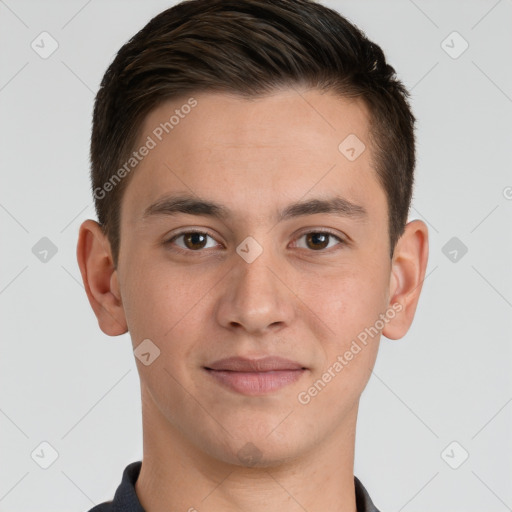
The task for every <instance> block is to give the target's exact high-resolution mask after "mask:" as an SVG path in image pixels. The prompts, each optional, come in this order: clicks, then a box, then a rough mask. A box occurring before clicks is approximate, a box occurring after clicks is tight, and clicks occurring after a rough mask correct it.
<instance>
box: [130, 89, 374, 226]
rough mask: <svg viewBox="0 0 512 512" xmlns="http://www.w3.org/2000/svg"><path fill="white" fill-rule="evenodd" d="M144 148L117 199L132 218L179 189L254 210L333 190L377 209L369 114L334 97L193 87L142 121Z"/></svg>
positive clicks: (316, 93) (301, 92)
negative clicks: (197, 89) (199, 90)
mask: <svg viewBox="0 0 512 512" xmlns="http://www.w3.org/2000/svg"><path fill="white" fill-rule="evenodd" d="M191 105H193V106H192V107H191ZM145 144H147V145H150V146H152V148H151V149H150V150H149V151H147V152H146V153H147V154H146V156H144V157H143V158H142V159H141V161H140V162H139V163H138V164H137V166H136V169H135V171H134V173H133V176H132V177H131V180H130V181H131V182H130V184H129V185H128V187H127V189H126V191H125V197H124V198H123V210H125V209H126V214H127V215H129V216H130V219H129V220H130V222H135V221H136V219H137V218H140V217H141V216H142V215H143V212H144V209H145V208H146V207H147V206H148V204H150V203H152V202H155V201H156V200H158V199H159V198H160V197H162V196H163V195H165V194H169V193H176V192H186V193H188V194H192V195H194V194H197V195H199V196H201V197H209V198H211V199H212V200H217V202H223V203H224V204H227V205H229V204H230V203H231V205H232V206H233V209H234V210H236V209H240V207H241V206H242V205H243V206H244V207H245V208H246V209H249V207H250V206H252V207H253V210H254V211H255V212H257V211H258V210H259V209H264V208H265V207H267V208H268V206H269V205H270V204H271V203H275V202H279V201H281V202H282V203H283V204H286V203H287V202H288V201H292V200H293V201H296V200H298V199H300V198H303V197H305V196H306V195H307V194H308V193H309V192H311V193H313V192H315V193H316V194H317V195H318V194H320V195H325V194H327V193H328V192H332V191H333V188H336V192H339V193H341V194H343V195H344V196H346V197H347V199H349V200H352V201H354V202H359V203H361V202H370V203H371V202H372V200H375V199H377V203H376V205H377V206H378V203H379V200H380V201H381V200H382V196H383V191H382V190H380V186H379V184H378V183H377V179H376V175H375V171H374V170H373V167H372V161H371V148H370V143H369V114H368V110H367V108H366V107H365V105H364V104H363V103H362V102H361V101H358V100H348V99H346V98H341V97H339V96H336V95H334V94H332V93H321V92H319V91H311V90H310V91H306V90H296V89H284V90H280V91H277V92H275V93H273V94H270V95H266V96H263V97H259V98H251V99H245V98H242V97H240V96H235V95H231V94H225V93H198V94H193V95H191V96H190V97H188V96H187V97H181V98H180V99H174V100H172V101H166V102H164V103H162V104H161V105H159V106H158V107H157V108H155V109H154V110H153V111H152V112H150V114H149V115H148V116H147V117H146V119H145V121H144V123H143V126H142V130H141V135H140V136H139V140H138V144H137V145H136V147H137V148H138V147H139V146H140V147H142V146H143V145H145ZM347 150H348V153H347ZM359 153H360V154H359ZM354 156H355V158H354ZM375 195H380V196H381V197H380V199H379V198H375ZM372 196H373V197H372ZM374 202H375V201H374Z"/></svg>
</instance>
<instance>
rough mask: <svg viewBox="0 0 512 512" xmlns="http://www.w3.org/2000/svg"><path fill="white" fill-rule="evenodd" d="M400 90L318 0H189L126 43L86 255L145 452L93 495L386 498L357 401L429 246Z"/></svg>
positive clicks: (400, 331) (96, 168) (345, 502)
mask: <svg viewBox="0 0 512 512" xmlns="http://www.w3.org/2000/svg"><path fill="white" fill-rule="evenodd" d="M406 97H407V92H406V91H405V89H404V87H403V85H402V84H401V83H400V82H399V81H398V80H397V79H396V77H395V75H394V70H393V68H392V67H390V66H389V65H388V64H387V63H386V61H385V57H384V55H383V53H382V51H381V49H380V48H379V47H378V46H377V45H375V44H374V43H372V42H370V41H369V40H368V39H366V37H365V36H364V35H363V34H362V33H361V32H360V31H359V30H358V29H357V28H356V27H354V26H353V25H352V24H350V23H349V22H348V21H347V20H345V19H344V18H342V17H341V16H340V15H339V14H338V13H336V12H335V11H332V10H329V9H327V8H326V7H324V6H322V5H320V4H317V3H314V2H312V1H309V0H273V1H272V2H269V1H264V0H242V1H240V0H236V1H235V0H191V1H187V2H183V3H181V4H178V5H176V6H175V7H173V8H171V9H168V10H166V11H165V12H163V13H161V14H159V15H158V16H156V17H155V18H154V19H153V20H151V21H150V22H149V23H148V24H147V25H146V26H145V27H144V28H143V29H142V30H141V31H140V32H139V33H138V34H137V35H135V36H134V37H133V38H132V39H131V40H130V41H129V42H128V43H127V44H126V45H125V46H123V47H122V48H121V50H120V51H119V53H118V55H117V56H116V58H115V60H114V61H113V63H112V64H111V66H110V67H109V69H108V70H107V72H106V74H105V76H104V78H103V81H102V83H101V88H100V91H99V92H98V95H97V98H96V103H95V109H94V118H93V133H92V140H91V162H92V182H93V192H94V197H95V200H96V208H97V213H98V220H99V222H98V223H97V222H95V221H92V220H87V221H85V222H84V223H83V224H82V226H81V228H80V234H79V242H78V249H77V255H78V261H79V265H80V270H81V273H82V277H83V280H84V284H85V288H86V292H87V296H88V298H89V301H90V303H91V306H92V308H93V309H94V312H95V314H96V316H97V318H98V322H99V325H100V328H101V329H102V330H103V332H105V333H107V334H109V335H111V336H117V335H120V334H123V333H125V332H127V331H129V332H130V336H131V339H132V344H133V349H134V355H135V356H136V364H137V368H138V372H139V376H140V381H141V395H142V415H143V460H142V461H137V462H133V463H132V464H130V465H128V466H127V468H126V469H125V471H124V474H123V479H122V483H121V485H120V486H119V488H118V489H117V492H116V494H115V497H114V499H113V501H112V502H107V503H103V504H101V505H98V506H96V507H94V508H93V509H92V510H93V511H94V512H105V511H121V510H123V511H141V510H145V511H147V512H160V511H164V510H165V511H170V510H188V511H193V510H208V511H221V510H222V511H234V510H244V511H261V510H265V511H280V512H285V511H299V510H308V511H310V512H313V511H320V510H322V511H324V510H329V511H333V512H334V511H336V512H356V511H357V512H362V511H364V512H369V511H376V510H377V508H376V507H375V506H374V504H373V503H372V500H371V499H370V496H369V494H368V492H367V491H366V489H365V488H364V486H363V484H362V483H361V482H360V481H359V480H358V479H357V478H356V477H355V476H354V474H353V462H354V445H355V432H356V421H357V411H358V404H359V399H360V396H361V393H362V391H363V389H364V388H365V386H366V384H367V382H368V379H369V377H370V375H371V370H372V368H373V366H374V363H375V359H376V356H377V352H378V346H379V341H380V336H381V334H383V335H384V336H385V337H387V338H390V339H397V338H400V337H402V336H404V334H405V333H406V332H407V330H408V328H409V326H410V325H411V322H412V320H413V316H414V313H415V310H416V306H417V303H418V299H419V295H420V291H421V287H422V281H423V279H424V276H425V269H426V265H427V258H428V232H427V228H426V226H425V224H424V223H423V222H421V221H418V220H414V221H411V222H409V223H407V217H408V211H409V205H410V201H411V194H412V187H413V170H414V162H415V156H414V155H415V153H414V117H413V115H412V113H411V111H410V108H409V105H408V103H407V99H406Z"/></svg>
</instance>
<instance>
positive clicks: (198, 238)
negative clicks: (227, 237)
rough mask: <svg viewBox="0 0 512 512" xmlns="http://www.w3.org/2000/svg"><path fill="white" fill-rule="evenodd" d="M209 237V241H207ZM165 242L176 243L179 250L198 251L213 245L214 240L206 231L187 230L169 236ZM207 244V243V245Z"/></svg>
mask: <svg viewBox="0 0 512 512" xmlns="http://www.w3.org/2000/svg"><path fill="white" fill-rule="evenodd" d="M208 239H210V241H208ZM166 244H169V245H176V246H177V247H178V248H179V249H181V250H188V251H195V252H198V251H200V250H201V249H210V248H212V247H215V246H216V244H215V240H214V238H213V237H212V236H210V235H209V234H208V233H203V232H200V231H187V232H184V233H180V234H179V235H176V236H175V237H173V238H171V240H169V241H168V242H167V243H166ZM208 244H209V245H208Z"/></svg>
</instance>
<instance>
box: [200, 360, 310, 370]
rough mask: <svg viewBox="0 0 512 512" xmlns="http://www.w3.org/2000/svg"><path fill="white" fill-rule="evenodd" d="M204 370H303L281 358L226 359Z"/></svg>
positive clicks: (298, 365) (301, 367)
mask: <svg viewBox="0 0 512 512" xmlns="http://www.w3.org/2000/svg"><path fill="white" fill-rule="evenodd" d="M205 368H206V369H208V370H226V371H232V372H269V371H273V370H274V371H275V370H303V369H305V368H304V366H302V365H301V364H300V363H297V362H296V361H291V360H289V359H284V358H282V357H263V358H260V359H248V358H245V357H228V358H226V359H219V360H218V361H215V362H214V363H212V364H208V365H207V366H205Z"/></svg>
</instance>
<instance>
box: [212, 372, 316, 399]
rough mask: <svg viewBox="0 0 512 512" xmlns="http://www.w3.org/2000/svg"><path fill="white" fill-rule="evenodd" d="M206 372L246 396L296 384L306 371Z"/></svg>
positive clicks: (262, 393)
mask: <svg viewBox="0 0 512 512" xmlns="http://www.w3.org/2000/svg"><path fill="white" fill-rule="evenodd" d="M206 371H207V372H208V373H209V374H210V375H211V376H212V377H213V378H214V379H216V380H217V381H218V382H220V383H221V384H222V385H224V386H226V387H228V388H229V389H231V390H232V391H236V392H237V393H242V394H244V395H252V396H255V395H264V394H266V393H271V392H272V391H277V390H279V389H281V388H284V387H285V386H287V385H288V384H291V383H293V382H296V381H297V380H298V379H300V378H301V377H302V375H303V374H304V372H305V371H306V370H302V369H301V370H274V371H269V372H233V371H225V370H210V369H206Z"/></svg>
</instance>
